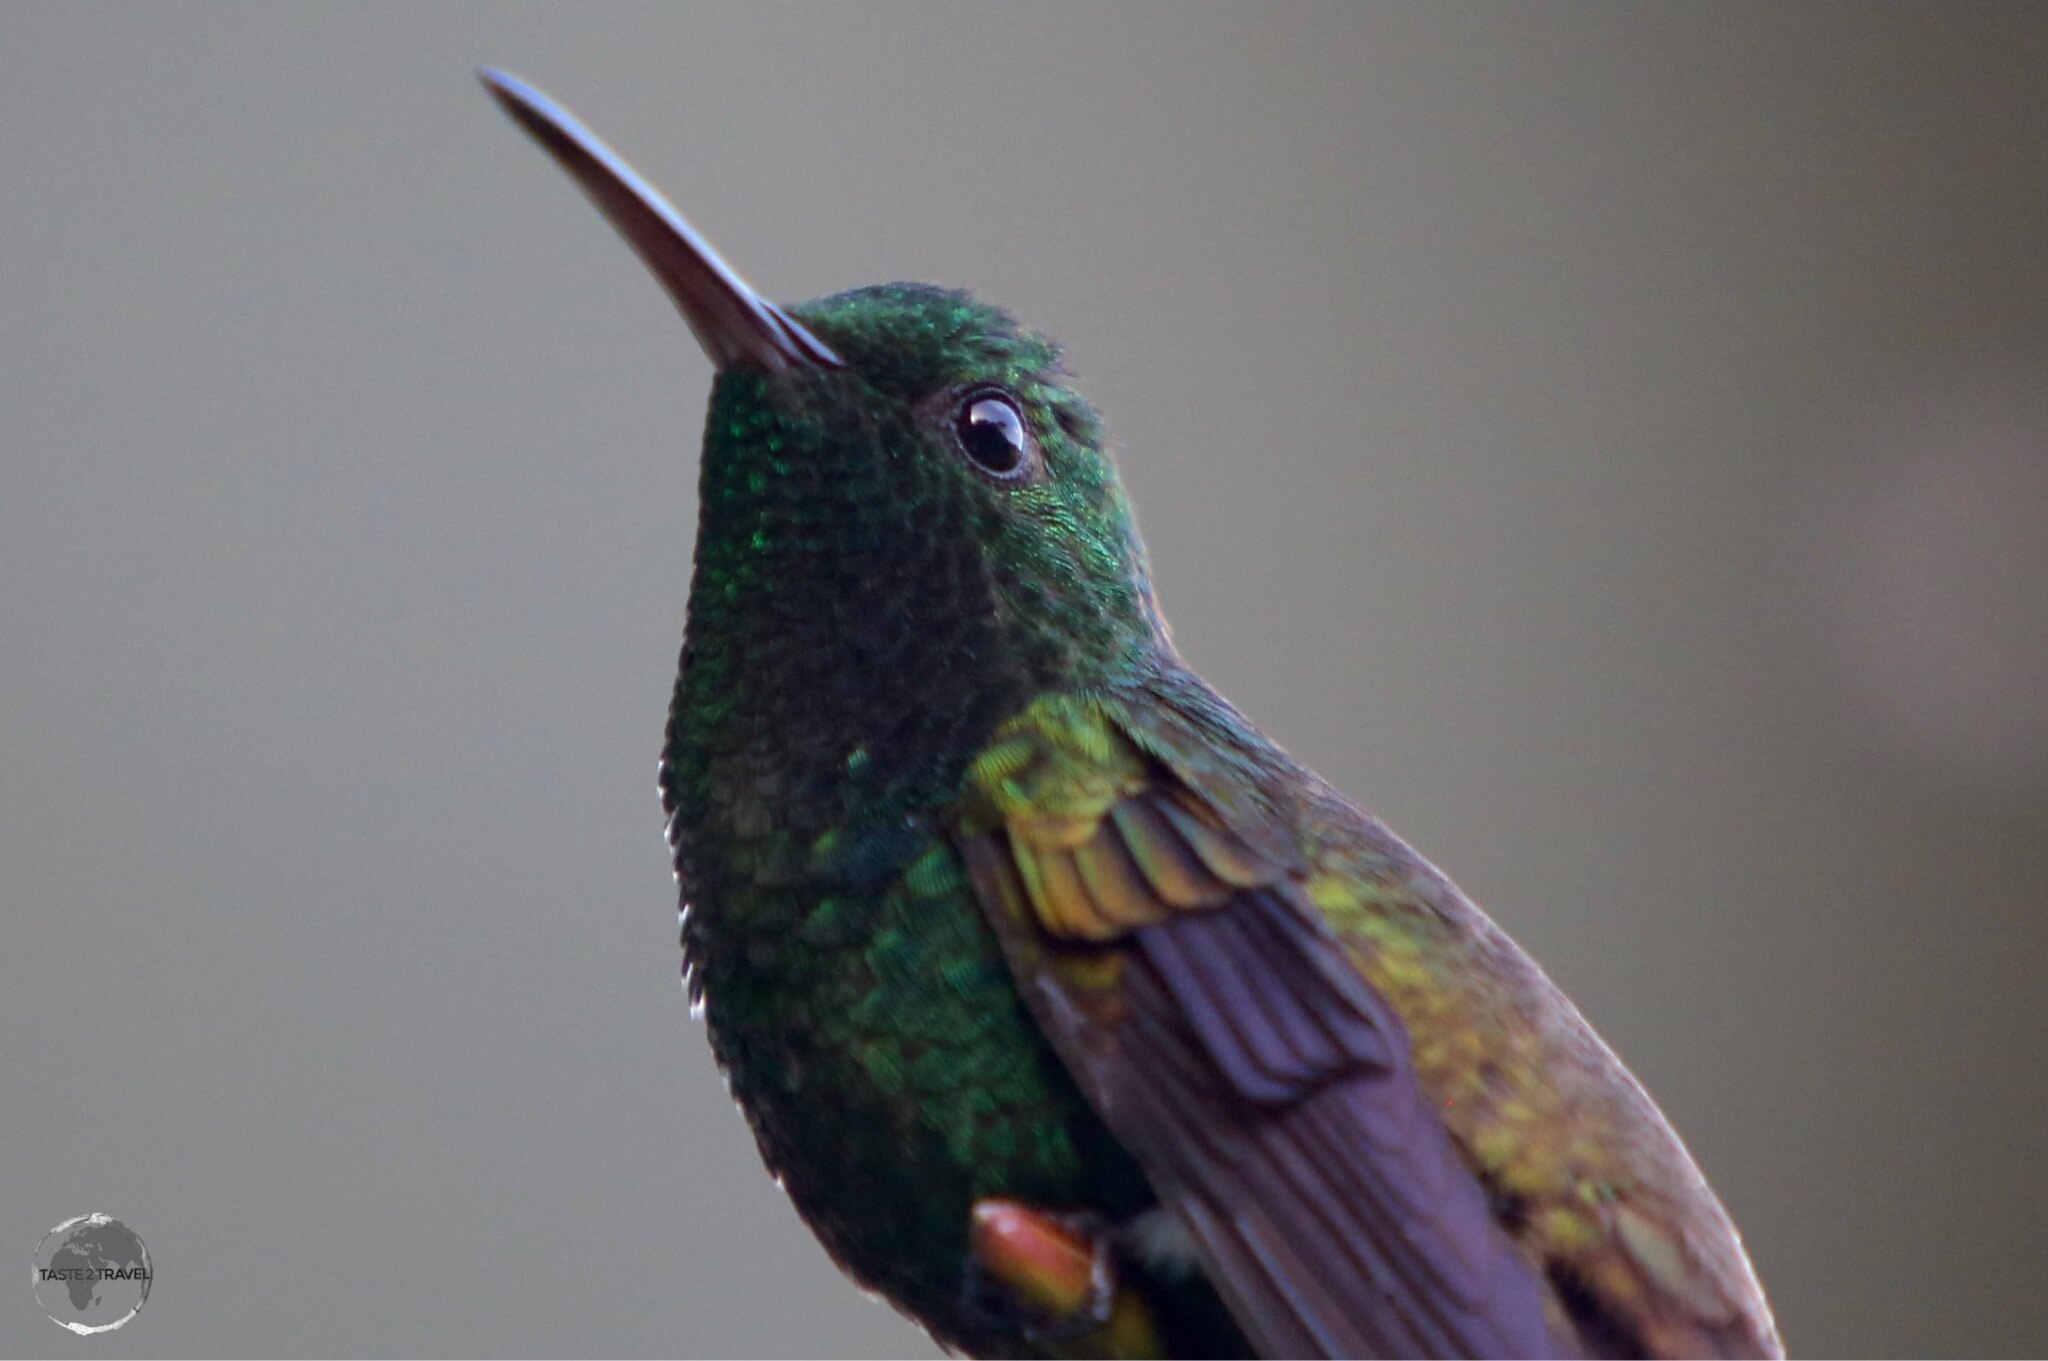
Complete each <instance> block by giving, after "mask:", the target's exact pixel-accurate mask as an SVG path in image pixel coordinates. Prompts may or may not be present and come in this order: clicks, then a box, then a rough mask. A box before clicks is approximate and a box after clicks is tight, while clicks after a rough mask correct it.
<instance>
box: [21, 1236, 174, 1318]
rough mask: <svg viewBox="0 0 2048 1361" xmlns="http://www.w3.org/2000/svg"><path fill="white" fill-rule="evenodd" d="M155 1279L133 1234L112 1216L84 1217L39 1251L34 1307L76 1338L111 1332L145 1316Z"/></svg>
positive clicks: (47, 1239)
mask: <svg viewBox="0 0 2048 1361" xmlns="http://www.w3.org/2000/svg"><path fill="white" fill-rule="evenodd" d="M153 1274H154V1273H152V1272H151V1270H150V1266H149V1249H148V1248H145V1247H143V1246H142V1240H141V1239H140V1238H137V1237H136V1236H135V1230H133V1229H131V1228H129V1227H128V1226H127V1225H126V1224H123V1223H122V1222H121V1221H120V1220H118V1219H115V1218H113V1217H112V1216H110V1215H103V1214H89V1215H80V1216H79V1217H78V1218H76V1219H67V1220H65V1221H64V1222H63V1223H62V1224H59V1225H58V1226H57V1227H56V1228H54V1229H52V1230H50V1231H49V1232H48V1233H46V1234H44V1235H43V1241H42V1243H41V1245H40V1246H38V1247H37V1248H36V1265H35V1275H34V1281H35V1288H36V1303H38V1304H40V1305H42V1306H43V1312H44V1313H46V1314H48V1315H49V1316H50V1322H52V1323H55V1324H57V1325H58V1326H60V1327H64V1328H69V1329H70V1330H71V1331H72V1332H74V1333H79V1334H81V1335H86V1334H91V1333H110V1332H112V1331H113V1330H114V1329H116V1328H118V1327H120V1326H121V1325H122V1324H124V1323H126V1322H127V1321H128V1320H129V1319H131V1318H134V1317H135V1316H136V1315H137V1314H138V1313H140V1312H142V1305H143V1302H144V1301H145V1300H147V1299H148V1298H149V1283H150V1280H151V1278H152V1276H153Z"/></svg>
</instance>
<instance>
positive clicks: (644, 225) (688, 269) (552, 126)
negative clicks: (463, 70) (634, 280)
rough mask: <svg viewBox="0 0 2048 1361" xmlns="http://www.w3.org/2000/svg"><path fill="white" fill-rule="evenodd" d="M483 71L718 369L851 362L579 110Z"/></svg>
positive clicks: (489, 84) (502, 101) (511, 78)
mask: <svg viewBox="0 0 2048 1361" xmlns="http://www.w3.org/2000/svg"><path fill="white" fill-rule="evenodd" d="M477 74H478V75H479V76H480V77H481V78H482V79H483V82H484V86H485V88H486V89H488V90H489V91H490V92H491V94H492V95H494V96H495V97H496V98H497V101H498V103H500V104H502V105H503V106H504V108H505V112H507V113H509V114H511V115H512V117H513V119H514V121H516V122H517V123H518V124H519V126H520V127H522V128H525V129H526V130H527V131H528V132H529V133H531V134H533V139H534V140H535V141H537V142H539V143H540V144H541V145H542V146H543V147H546V148H547V150H548V152H549V154H550V155H552V156H553V157H554V158H555V159H556V160H557V161H559V162H561V165H562V168H563V169H564V170H566V171H568V172H569V174H570V177H571V178H573V179H574V180H575V181H576V183H577V185H578V186H579V187H580V188H581V189H582V190H583V192H584V193H585V194H588V195H589V196H590V201H591V202H592V203H595V204H596V205H597V207H598V211H600V212H602V213H603V214H604V215H605V217H607V218H608V219H610V221H611V224H612V226H613V227H615V228H617V229H618V233H619V235H620V236H623V237H625V238H626V244H627V245H629V246H631V247H632V248H633V249H634V250H635V251H636V252H638V253H639V256H640V258H641V259H642V260H644V261H646V262H647V267H648V268H649V269H651V270H653V271H654V277H655V278H657V279H659V280H661V286H662V287H663V288H666V289H667V290H668V293H669V296H670V297H672V298H674V299H675V300H676V306H677V307H679V308H681V309H682V312H683V320H685V321H687V322H689V323H690V330H691V331H693V332H694V333H695V334H696V336H697V343H698V344H699V345H702V346H703V347H704V353H705V354H706V355H708V356H710V359H711V362H712V363H713V364H714V365H716V366H717V367H718V368H720V369H725V368H728V367H731V366H732V365H735V364H749V365H752V366H753V367H755V368H758V369H765V370H766V371H767V372H769V373H781V372H783V371H784V370H785V369H790V368H803V367H811V368H833V369H838V368H844V367H846V365H845V362H844V361H843V360H841V359H840V358H839V356H838V355H836V354H834V353H832V349H831V347H830V346H828V345H826V344H825V342H824V341H822V340H819V339H818V338H817V337H816V336H814V335H812V334H811V333H810V332H809V331H807V330H805V329H804V327H803V326H802V325H801V324H800V323H799V322H797V321H796V320H795V319H794V318H792V317H791V316H790V315H789V314H788V313H786V312H784V311H783V310H782V309H781V308H780V307H777V306H776V305H775V304H774V303H772V302H769V301H768V300H767V299H766V298H763V297H762V296H761V295H760V294H758V293H756V292H754V290H753V289H751V288H749V287H748V286H747V281H746V280H745V279H742V278H741V277H740V276H739V275H738V274H736V273H734V272H733V268H732V266H731V265H728V264H726V262H725V261H724V260H722V259H720V258H719V255H718V252H717V251H715V250H713V249H712V248H711V243H710V242H709V241H706V240H705V239H704V238H703V237H701V236H699V235H698V234H697V233H696V231H695V229H694V228H692V227H691V226H690V224H689V223H687V222H685V221H684V220H683V215H682V214H681V213H679V212H677V211H676V210H675V208H674V206H673V205H671V204H670V203H669V201H668V200H667V199H665V198H663V197H662V196H661V194H660V192H659V191H658V190H656V189H655V187H654V186H653V185H651V184H649V183H648V182H647V181H646V180H644V179H641V178H640V175H639V172H638V171H636V170H634V169H633V167H632V166H630V165H627V164H626V162H625V161H624V160H623V159H621V158H620V156H619V154H618V153H617V152H615V151H613V150H612V149H611V148H610V147H608V146H606V145H605V144H604V143H603V142H600V141H599V140H598V139H597V138H596V136H595V135H593V134H592V133H591V131H590V129H588V128H586V127H584V126H583V124H581V123H579V122H577V121H576V117H575V115H573V114H571V113H570V112H569V111H568V110H567V109H565V108H563V107H562V106H561V105H560V104H557V103H556V102H555V101H554V100H552V99H549V98H548V97H547V96H546V95H544V94H542V93H541V92H540V91H539V90H536V89H534V88H533V87H532V86H531V85H528V84H527V83H526V82H525V81H523V80H521V79H519V77H517V76H514V75H511V74H508V73H507V72H504V71H494V70H490V69H488V68H486V69H485V70H482V71H479V72H478V73H477Z"/></svg>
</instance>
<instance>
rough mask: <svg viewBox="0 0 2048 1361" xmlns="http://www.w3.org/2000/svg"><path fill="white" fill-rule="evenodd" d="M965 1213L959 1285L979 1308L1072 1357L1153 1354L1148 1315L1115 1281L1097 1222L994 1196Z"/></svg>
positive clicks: (1109, 1244) (1111, 1256)
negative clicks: (965, 1237)
mask: <svg viewBox="0 0 2048 1361" xmlns="http://www.w3.org/2000/svg"><path fill="white" fill-rule="evenodd" d="M971 1213H972V1222H971V1225H970V1227H969V1232H968V1242H969V1252H968V1258H967V1269H966V1282H965V1288H966V1292H967V1297H968V1300H969V1301H970V1302H971V1303H972V1304H973V1305H974V1306H975V1307H976V1308H977V1309H978V1310H981V1311H983V1312H985V1313H987V1314H989V1315H991V1316H992V1317H993V1318H995V1319H999V1320H1001V1321H1004V1322H1008V1323H1012V1324H1014V1325H1015V1326H1016V1327H1018V1328H1019V1329H1020V1330H1021V1331H1022V1332H1023V1334H1024V1336H1025V1337H1026V1338H1027V1339H1028V1340H1029V1341H1031V1342H1033V1343H1043V1344H1056V1348H1057V1350H1060V1351H1064V1352H1068V1353H1071V1354H1073V1355H1077V1356H1095V1357H1117V1358H1121V1357H1140V1356H1157V1355H1159V1354H1160V1342H1159V1333H1158V1329H1157V1327H1156V1326H1155V1325H1154V1323H1153V1319H1152V1314H1151V1310H1150V1309H1149V1308H1147V1306H1146V1304H1145V1301H1144V1300H1143V1299H1142V1298H1141V1297H1140V1296H1139V1295H1138V1294H1137V1292H1136V1291H1135V1290H1132V1289H1131V1288H1129V1287H1128V1286H1126V1285H1124V1284H1123V1283H1122V1282H1121V1281H1120V1280H1119V1277H1118V1272H1117V1266H1116V1254H1115V1250H1114V1247H1113V1239H1112V1234H1111V1232H1110V1230H1109V1229H1108V1227H1107V1226H1105V1225H1104V1224H1103V1223H1102V1222H1101V1221H1100V1220H1099V1219H1097V1218H1096V1217H1094V1216H1091V1215H1086V1214H1071V1213H1059V1212H1055V1211H1050V1210H1036V1209H1033V1208H1031V1207H1030V1206H1027V1205H1024V1204H1022V1203H1020V1202H1018V1201H1014V1200H999V1199H986V1200H979V1201H976V1202H975V1204H974V1208H973V1211H972V1212H971Z"/></svg>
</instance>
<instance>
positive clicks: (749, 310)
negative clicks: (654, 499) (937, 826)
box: [484, 72, 1169, 698]
mask: <svg viewBox="0 0 2048 1361" xmlns="http://www.w3.org/2000/svg"><path fill="white" fill-rule="evenodd" d="M484 81H485V84H486V85H487V86H488V87H489V89H490V90H491V93H492V94H493V95H495V96H496V97H497V99H498V100H499V102H500V103H501V104H503V105H504V107H505V108H506V110H507V111H508V112H509V113H511V115H512V116H513V118H514V119H516V120H517V121H518V122H519V123H520V124H521V125H522V126H523V127H524V128H526V130H527V131H528V132H530V133H531V134H532V135H533V136H534V137H535V138H536V139H537V140H539V141H540V143H541V144H542V145H543V146H544V147H545V148H546V149H547V150H548V151H549V152H551V153H552V154H553V155H554V156H555V158H556V159H557V160H558V161H559V162H560V163H561V164H562V165H563V167H564V168H565V169H567V170H568V172H569V173H570V175H571V176H572V177H573V178H574V179H575V180H576V182H577V183H578V185H579V186H580V187H581V188H582V189H583V190H584V192H585V193H586V194H588V195H589V196H590V198H591V199H592V200H593V201H594V202H595V203H596V204H597V206H598V207H599V208H600V209H601V210H602V211H603V212H604V214H605V215H606V217H608V218H609V219H610V220H611V222H612V224H613V226H614V227H616V228H617V229H618V231H619V232H620V234H621V235H622V236H624V237H625V239H626V240H627V242H628V243H629V244H631V245H632V246H633V248H634V249H635V251H637V252H638V253H639V255H640V256H641V258H642V259H643V260H644V261H645V262H646V263H647V265H648V266H649V267H650V268H651V269H652V270H653V272H654V274H655V276H656V277H657V278H658V279H659V280H660V281H661V283H662V284H663V285H664V287H666V288H667V290H668V291H669V293H670V295H671V296H672V297H673V298H674V299H675V301H676V304H677V306H678V307H679V308H680V309H681V310H682V312H683V315H684V318H685V319H686V320H687V321H688V323H689V325H690V328H691V329H692V331H694V332H695V333H696V336H697V339H698V341H699V342H700V343H701V344H702V346H703V348H704V351H705V353H706V354H707V355H708V356H709V357H710V358H711V360H712V362H713V364H714V365H715V366H716V368H717V380H716V383H715V385H714V387H713V390H712V397H711V406H710V413H709V417H708V420H707V423H706V427H705V436H704V459H703V465H702V468H701V472H700V496H699V526H698V541H697V575H696V580H695V582H694V585H693V587H692V591H691V602H690V613H691V631H692V636H693V638H696V637H698V636H700V635H701V634H712V633H718V634H723V635H725V636H728V637H731V638H736V639H737V638H744V640H745V642H746V645H747V650H748V651H749V652H751V653H752V654H753V655H754V657H755V659H756V662H757V665H755V666H750V667H749V668H748V670H749V672H750V673H753V674H756V675H763V676H765V675H767V674H768V673H767V672H766V671H764V670H763V668H762V666H761V665H759V664H758V663H761V662H763V661H765V660H766V659H767V658H769V657H772V656H780V657H782V658H783V659H784V664H783V665H782V666H781V672H780V673H779V674H778V675H777V676H776V679H778V680H780V679H781V678H782V677H784V676H791V675H794V674H795V673H797V672H804V673H806V676H805V683H806V684H808V685H810V686H813V687H822V688H824V689H827V690H830V689H834V688H843V689H849V690H856V691H859V692H860V693H863V694H865V695H867V696H869V697H870V698H872V697H874V696H875V694H876V692H877V690H878V688H879V689H884V690H888V689H896V688H898V687H899V686H902V687H908V686H911V685H914V686H915V687H916V689H917V690H918V691H919V692H921V693H923V694H926V695H931V694H934V693H939V692H940V691H939V690H938V689H937V687H940V686H943V684H944V683H945V682H946V680H947V679H948V677H949V676H950V677H952V678H954V679H957V680H960V681H962V682H963V683H964V682H966V681H969V680H972V681H974V682H976V683H980V684H984V685H986V684H989V683H995V682H1003V683H1004V684H1003V685H1002V688H1004V689H1005V690H1021V691H1022V692H1023V693H1027V694H1028V693H1031V692H1033V691H1035V690H1036V689H1038V688H1042V687H1043V686H1045V685H1047V684H1050V683H1053V682H1055V681H1061V682H1065V683H1069V684H1071V683H1075V682H1077V681H1078V682H1080V683H1083V684H1085V683H1087V681H1088V680H1089V679H1090V677H1091V676H1093V675H1102V674H1107V673H1108V672H1109V671H1111V670H1112V669H1115V668H1117V667H1119V666H1128V665H1130V664H1132V663H1133V662H1134V661H1137V660H1141V659H1142V658H1143V657H1145V656H1148V655H1150V654H1152V653H1153V652H1154V651H1155V650H1157V649H1161V648H1165V647H1168V646H1169V644H1168V643H1167V638H1166V632H1165V626H1164V624H1163V622H1162V621H1161V620H1160V617H1159V615H1158V612H1157V610H1156V608H1155V606H1154V604H1153V601H1152V596H1151V590H1150V586H1149V583H1148V579H1147V575H1146V566H1145V557H1144V549H1143V546H1142V544H1141V542H1140V540H1139V538H1138V534H1137V530H1136V526H1135V523H1134V521H1133V519H1132V515H1131V508H1130V504H1129V501H1128V500H1127V499H1126V497H1125V495H1124V492H1123V488H1122V486H1121V484H1120V483H1119V481H1118V478H1117V475H1116V469H1115V466H1114V464H1113V462H1112V460H1111V459H1110V456H1109V454H1108V452H1107V451H1106V449H1105V447H1104V438H1103V431H1102V426H1101V422H1100V421H1099V420H1098V418H1097V417H1096V414H1095V412H1094V410H1093V409H1092V408H1091V407H1090V406H1089V405H1088V403H1087V402H1086V401H1085V400H1084V399H1083V398H1082V397H1081V396H1080V394H1079V393H1078V392H1077V391H1076V390H1075V389H1074V387H1073V385H1072V382H1071V378H1070V376H1069V375H1068V374H1067V372H1066V371H1065V369H1063V368H1062V367H1061V364H1060V358H1059V352H1058V349H1057V347H1056V346H1054V345H1053V344H1052V343H1051V342H1049V341H1047V340H1046V339H1045V338H1043V337H1042V336H1039V335H1037V334H1035V333H1033V332H1030V331H1028V330H1025V329H1023V328H1022V327H1020V326H1019V325H1018V324H1017V323H1016V322H1015V321H1014V320H1013V319H1012V318H1011V317H1010V316H1009V315H1008V314H1006V313H1004V312H1002V311H1000V310H998V309H996V308H994V307H991V306H988V305H986V304H984V303H981V302H979V301H977V300H975V299H974V298H973V297H971V296H969V295H968V294H966V293H962V292H957V291H952V290H947V289H940V288H934V287H931V286H929V285H924V284H885V285H880V286H876V287H869V288H859V289H854V290H851V291H849V292H845V293H837V294H833V295H831V296H829V297H825V298H821V299H818V300H816V301H813V302H809V303H804V304H801V305H798V306H794V307H790V308H783V307H780V306H777V305H776V304H774V303H772V302H769V301H767V300H766V299H764V298H762V297H761V296H760V295H759V294H757V293H755V292H754V290H753V289H752V288H750V287H749V286H748V285H747V284H746V283H745V282H744V281H743V280H742V279H741V278H740V277H739V275H738V274H737V273H735V272H734V271H733V270H732V269H731V268H730V267H729V266H728V265H726V263H725V262H724V261H723V260H722V259H721V258H720V257H719V255H718V253H717V252H716V251H714V250H713V249H712V248H711V246H710V244H709V243H708V242H706V241H705V240H704V239H703V238H702V237H701V236H699V235H698V234H697V233H696V231H695V230H694V229H692V228H691V227H690V226H689V224H688V223H687V222H685V221H684V219H683V218H682V217H681V216H680V215H679V214H678V213H677V212H676V211H675V209H674V208H672V207H671V206H670V205H669V204H668V202H667V201H666V200H665V199H664V198H662V197H661V195H660V194H659V193H658V192H656V191H655V190H654V189H653V188H652V187H651V186H650V185H648V184H647V182H646V181H644V180H643V179H641V177H640V176H639V175H638V174H637V173H636V172H634V171H633V170H632V168H631V167H630V166H628V165H627V164H626V163H625V162H624V161H623V160H621V159H620V158H619V157H618V156H617V155H616V154H614V153H613V152H612V151H611V150H610V149H609V148H608V147H606V146H605V145H604V144H603V143H602V142H600V141H598V140H597V138H596V137H594V136H593V135H592V134H591V133H589V132H588V131H587V130H585V129H584V128H583V126H582V125H581V124H580V123H578V122H577V121H576V120H575V119H574V117H573V116H571V115H570V114H569V113H568V112H567V111H566V110H564V109H562V108H561V107H560V106H559V105H557V104H555V103H554V102H553V101H551V100H549V99H548V98H547V97H546V96H545V95H542V94H540V93H539V92H538V91H536V90H534V89H532V88H531V87H530V86H527V85H525V84H524V83H523V82H521V81H519V80H517V79H516V78H514V77H511V76H508V75H504V74H501V73H497V72H485V73H484Z"/></svg>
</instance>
